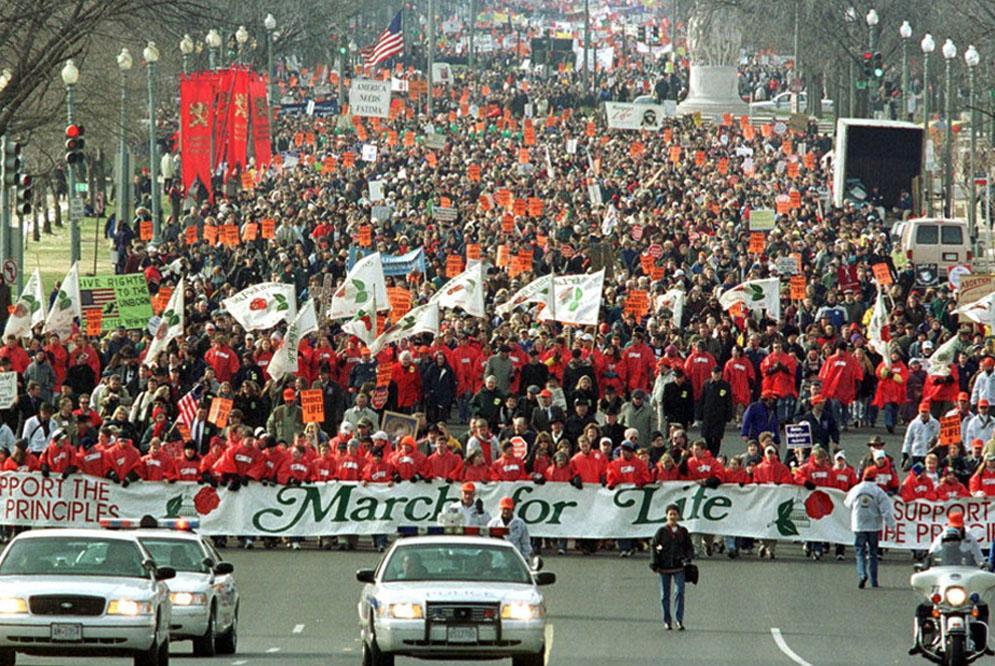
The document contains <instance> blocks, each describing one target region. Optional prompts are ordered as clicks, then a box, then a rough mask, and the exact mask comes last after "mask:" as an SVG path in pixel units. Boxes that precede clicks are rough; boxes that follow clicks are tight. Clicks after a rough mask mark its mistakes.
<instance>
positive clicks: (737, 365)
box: [722, 345, 757, 418]
mask: <svg viewBox="0 0 995 666" xmlns="http://www.w3.org/2000/svg"><path fill="white" fill-rule="evenodd" d="M722 379H724V380H726V381H727V382H729V386H730V387H732V402H733V404H734V405H736V418H741V417H742V416H743V410H745V409H746V407H747V405H749V404H750V403H751V402H752V400H750V395H751V391H752V390H753V389H752V387H753V385H754V384H755V383H756V381H757V371H756V369H755V368H754V367H753V363H751V362H750V359H748V358H746V357H745V356H743V348H742V347H740V346H739V345H736V346H735V347H733V348H732V357H731V358H730V359H729V360H728V361H726V364H725V367H724V368H723V369H722Z"/></svg>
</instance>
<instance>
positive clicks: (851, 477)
mask: <svg viewBox="0 0 995 666" xmlns="http://www.w3.org/2000/svg"><path fill="white" fill-rule="evenodd" d="M830 478H831V479H832V483H831V485H832V487H833V488H839V489H840V490H842V491H843V492H846V491H848V490H850V488H853V487H854V486H855V485H857V473H856V472H855V471H853V468H852V467H850V466H849V465H844V467H843V469H836V467H833V471H832V472H831V473H830Z"/></svg>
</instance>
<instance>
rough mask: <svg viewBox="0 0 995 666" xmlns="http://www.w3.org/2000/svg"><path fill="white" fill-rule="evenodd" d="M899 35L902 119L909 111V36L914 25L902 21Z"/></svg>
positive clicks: (899, 116)
mask: <svg viewBox="0 0 995 666" xmlns="http://www.w3.org/2000/svg"><path fill="white" fill-rule="evenodd" d="M898 35H899V36H900V37H901V38H902V112H901V113H899V114H898V118H899V120H901V119H902V118H905V117H908V113H909V38H911V37H912V26H911V25H909V22H908V21H902V27H900V28H899V29H898Z"/></svg>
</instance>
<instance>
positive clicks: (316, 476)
mask: <svg viewBox="0 0 995 666" xmlns="http://www.w3.org/2000/svg"><path fill="white" fill-rule="evenodd" d="M339 446H340V447H341V449H342V453H345V452H346V448H347V446H346V443H345V442H342V443H341V444H340V445H339ZM338 462H339V461H338V456H336V455H334V453H333V452H332V447H330V446H329V445H328V444H327V443H326V442H322V443H321V444H319V445H318V455H317V457H315V459H314V460H312V461H311V473H310V474H309V476H310V478H311V481H312V482H314V483H328V482H330V481H334V480H335V467H336V466H337V465H338Z"/></svg>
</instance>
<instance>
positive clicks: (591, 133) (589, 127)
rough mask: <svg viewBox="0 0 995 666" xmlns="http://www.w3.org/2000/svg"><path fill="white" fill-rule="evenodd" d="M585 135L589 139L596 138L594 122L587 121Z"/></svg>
mask: <svg viewBox="0 0 995 666" xmlns="http://www.w3.org/2000/svg"><path fill="white" fill-rule="evenodd" d="M584 134H586V135H587V136H589V137H593V136H594V121H593V120H588V121H587V126H586V127H585V128H584Z"/></svg>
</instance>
